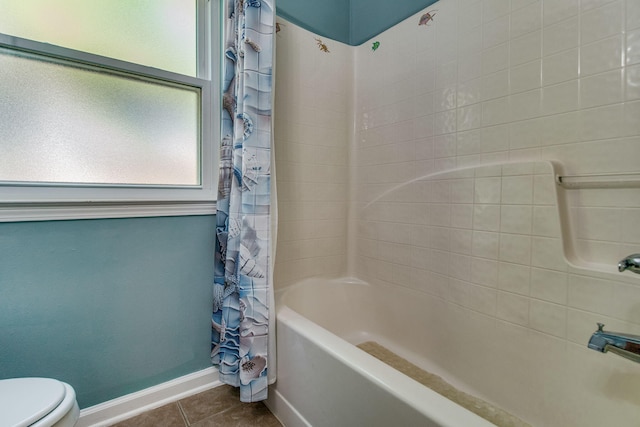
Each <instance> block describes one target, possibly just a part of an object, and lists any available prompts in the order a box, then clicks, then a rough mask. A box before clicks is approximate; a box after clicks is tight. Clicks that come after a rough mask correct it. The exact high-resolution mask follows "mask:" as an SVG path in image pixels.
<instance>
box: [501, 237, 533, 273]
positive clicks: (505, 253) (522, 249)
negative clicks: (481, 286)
mask: <svg viewBox="0 0 640 427" xmlns="http://www.w3.org/2000/svg"><path fill="white" fill-rule="evenodd" d="M500 260H501V261H506V262H510V263H516V264H522V265H530V263H531V236H526V235H520V234H506V233H502V234H501V235H500Z"/></svg>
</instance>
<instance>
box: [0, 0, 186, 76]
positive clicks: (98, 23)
mask: <svg viewBox="0 0 640 427" xmlns="http://www.w3.org/2000/svg"><path fill="white" fill-rule="evenodd" d="M196 10H197V6H196V1H195V0H0V33H4V34H8V35H12V36H17V37H21V38H25V39H30V40H35V41H39V42H45V43H50V44H54V45H57V46H62V47H66V48H70V49H75V50H79V51H83V52H89V53H93V54H96V55H102V56H107V57H110V58H115V59H119V60H123V61H127V62H133V63H137V64H141V65H146V66H149V67H154V68H159V69H163V70H167V71H172V72H175V73H180V74H185V75H188V76H195V75H196V71H197V65H196V51H197V42H196V41H197V30H196V22H197V21H196Z"/></svg>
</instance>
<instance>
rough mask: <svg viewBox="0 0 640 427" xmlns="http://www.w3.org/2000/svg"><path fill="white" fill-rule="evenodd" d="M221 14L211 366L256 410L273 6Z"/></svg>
mask: <svg viewBox="0 0 640 427" xmlns="http://www.w3.org/2000/svg"><path fill="white" fill-rule="evenodd" d="M225 14H226V15H225V19H226V22H225V32H226V37H225V45H224V55H225V56H224V61H225V62H224V71H223V73H224V76H223V92H224V93H223V119H222V142H221V147H220V181H219V184H218V201H217V214H216V246H215V250H216V252H215V271H214V283H213V315H212V337H211V341H212V343H211V344H212V351H211V361H212V363H213V364H214V365H216V366H217V367H218V370H219V374H220V380H221V381H222V382H224V383H226V384H230V385H233V386H235V387H239V388H240V400H241V401H243V402H256V401H260V400H264V399H266V398H267V386H268V384H269V383H272V382H273V381H275V351H274V350H275V310H274V303H273V252H274V251H273V249H274V248H275V241H274V240H275V217H276V215H275V213H276V212H275V208H276V203H275V176H274V171H275V170H274V168H273V165H274V162H273V149H272V146H273V143H272V141H273V123H272V119H271V116H272V114H271V112H272V105H273V83H274V81H273V63H274V60H275V46H274V43H275V38H274V35H275V31H274V29H275V0H229V1H228V2H227V8H226V11H225ZM270 308H271V314H270Z"/></svg>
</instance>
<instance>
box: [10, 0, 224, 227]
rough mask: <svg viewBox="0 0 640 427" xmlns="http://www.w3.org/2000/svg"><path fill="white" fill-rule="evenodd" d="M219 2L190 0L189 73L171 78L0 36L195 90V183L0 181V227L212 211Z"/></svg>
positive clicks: (51, 55) (83, 64)
mask: <svg viewBox="0 0 640 427" xmlns="http://www.w3.org/2000/svg"><path fill="white" fill-rule="evenodd" d="M221 6H222V0H197V3H196V20H197V22H196V31H197V43H196V49H197V54H196V57H197V76H198V77H191V76H187V75H182V74H177V73H174V72H170V71H166V70H160V69H157V68H153V67H148V66H144V65H140V64H135V63H130V62H126V61H122V60H118V59H114V58H109V57H104V56H100V55H95V54H92V53H88V52H83V51H77V50H73V49H69V48H65V47H60V46H55V45H51V44H48V43H41V42H36V41H33V40H27V39H22V38H19V37H15V36H9V35H5V34H0V48H3V49H9V50H15V51H20V52H25V53H28V54H33V55H36V56H38V57H39V58H41V59H43V60H46V61H49V62H55V63H65V64H72V65H74V66H77V67H79V68H84V69H92V70H96V69H97V70H99V71H101V72H105V73H108V74H111V75H120V76H125V77H129V78H134V79H141V80H144V81H151V82H159V83H162V84H165V85H177V86H179V87H187V86H188V87H191V88H196V89H197V90H199V91H200V120H199V122H200V132H199V133H200V153H199V157H200V165H199V169H200V185H194V186H171V185H126V184H122V185H121V184H116V185H111V184H88V183H87V184H83V183H69V184H64V183H27V182H8V181H0V222H14V221H37V220H57V219H86V218H123V217H124V218H128V217H144V216H178V215H211V214H215V209H216V206H215V199H216V195H217V180H218V174H217V166H218V161H217V160H218V156H219V153H218V149H217V147H218V143H219V135H220V116H221V111H220V107H219V104H220V101H219V100H220V99H221V94H220V90H221V85H220V82H219V81H220V79H221V75H222V73H221V67H222V61H221V60H220V58H221V46H220V40H221V33H222V20H221Z"/></svg>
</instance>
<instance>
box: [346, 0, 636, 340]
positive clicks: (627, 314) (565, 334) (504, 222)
mask: <svg viewBox="0 0 640 427" xmlns="http://www.w3.org/2000/svg"><path fill="white" fill-rule="evenodd" d="M427 11H431V13H432V14H433V13H435V15H433V21H431V22H429V23H428V25H426V26H424V25H422V26H419V25H418V22H419V18H420V16H421V15H422V14H423V13H425V12H427ZM376 41H377V42H379V47H378V48H377V49H376V50H374V49H373V42H376ZM355 82H356V86H357V88H356V91H357V92H356V93H357V97H356V102H355V108H356V126H357V130H356V137H355V141H354V143H355V144H356V155H355V160H354V165H355V168H356V191H355V193H356V194H355V195H354V198H353V201H354V203H355V205H354V209H355V211H356V212H357V214H356V216H355V221H354V222H353V223H352V224H351V225H352V227H353V229H354V230H356V233H357V237H356V240H357V257H356V258H357V262H356V265H357V275H358V276H359V277H361V278H364V279H367V280H384V281H386V282H389V283H392V284H395V285H397V286H405V287H412V288H414V289H418V290H421V291H424V292H429V293H433V294H435V295H437V296H438V297H441V298H444V299H445V300H447V301H450V302H453V303H455V304H456V305H460V306H463V307H466V308H469V309H471V310H474V311H476V310H477V308H476V307H475V306H474V299H473V295H480V294H482V295H485V296H487V295H489V297H487V298H488V299H486V298H485V301H488V302H489V304H488V305H487V306H484V308H483V310H481V312H483V313H484V314H488V315H490V316H493V317H495V318H497V319H499V320H500V321H505V322H510V323H513V324H515V325H519V326H524V327H528V328H530V329H533V330H536V331H539V332H543V333H545V334H549V336H553V337H557V338H561V339H567V340H569V341H573V342H575V343H577V344H579V345H580V346H582V347H583V346H584V345H585V343H586V340H587V339H588V336H589V334H590V333H591V332H593V330H595V322H596V321H602V322H604V323H606V324H607V328H611V329H621V330H629V331H635V332H636V333H638V332H640V317H639V316H640V315H639V314H638V310H637V307H638V305H640V278H639V277H638V276H636V275H633V274H631V273H624V274H620V273H618V272H617V269H616V265H617V261H618V260H619V259H620V258H622V257H623V256H625V255H628V254H630V253H634V252H640V234H639V232H638V227H637V224H638V222H639V221H640V189H638V188H634V189H600V190H597V189H584V190H567V191H565V190H561V189H558V191H559V196H560V197H559V200H560V202H561V206H565V207H566V209H565V212H564V221H563V227H562V230H559V231H561V233H562V238H552V237H551V236H553V235H555V234H552V233H556V231H554V230H555V228H556V225H555V223H554V222H553V221H552V220H551V216H550V215H551V212H550V211H549V209H548V208H546V207H535V206H531V201H532V200H534V201H535V183H536V181H535V179H536V178H535V177H533V178H532V177H527V178H522V179H518V180H516V181H514V182H518V184H517V188H515V189H514V188H510V189H509V190H508V191H509V194H510V196H509V198H507V199H505V198H504V195H505V193H504V191H505V189H504V188H502V187H501V188H494V189H493V190H491V189H486V188H484V189H483V188H480V189H479V188H472V189H467V190H469V191H471V193H470V194H467V193H464V192H463V193H461V192H460V191H462V190H461V189H456V188H451V187H443V188H439V190H438V191H439V192H438V191H436V190H433V191H422V192H421V191H411V190H409V189H410V188H413V189H415V186H413V187H412V186H407V185H405V184H407V183H408V182H410V181H412V180H414V179H418V178H420V177H423V176H426V175H429V174H432V173H436V172H440V171H445V170H450V169H455V168H461V167H469V166H477V165H487V164H492V163H504V162H513V161H534V160H552V161H555V162H557V164H558V165H559V170H558V172H560V173H562V174H566V175H582V174H598V173H619V172H620V173H621V172H632V173H638V172H640V137H639V135H640V89H639V88H640V2H639V1H637V0H627V1H624V0H614V1H606V0H600V1H597V0H582V1H579V0H477V1H462V0H442V1H440V2H438V3H436V4H434V5H433V6H431V7H429V8H428V9H426V10H424V11H423V12H421V13H419V14H417V15H415V16H413V17H411V18H409V19H407V20H406V21H404V22H402V23H401V24H399V25H397V26H395V27H393V28H391V29H390V30H388V31H386V32H385V33H383V34H381V35H379V36H378V37H376V38H375V39H372V40H371V41H370V42H369V43H365V44H364V45H362V46H360V47H358V48H356V59H355ZM483 182H484V181H483ZM551 185H552V186H553V181H551ZM485 190H487V191H489V194H494V195H496V196H497V198H494V199H491V200H492V201H491V202H490V203H481V204H480V205H478V204H477V202H478V197H480V200H482V198H483V196H482V195H483V194H486V192H485ZM434 191H436V192H435V193H434ZM492 191H493V193H492ZM466 196H470V197H471V199H470V200H468V203H470V205H468V206H462V205H464V203H467V201H465V202H462V201H461V200H463V199H465V197H466ZM466 198H467V199H468V197H466ZM390 200H391V201H393V203H391V204H389V205H388V206H386V207H385V206H382V207H381V203H383V202H384V203H388V202H389V201H390ZM456 200H458V202H456ZM438 203H444V205H442V206H449V209H450V211H448V214H447V215H445V216H444V217H443V218H444V219H443V220H442V221H439V222H438V221H436V222H434V215H433V212H431V215H428V214H427V212H426V211H420V208H419V206H420V204H424V206H426V205H427V204H430V209H436V210H438V209H440V208H441V207H442V206H434V204H435V205H438ZM534 204H535V203H534ZM457 205H460V206H458V208H459V209H457V208H456V206H457ZM385 208H386V209H385ZM393 212H395V213H396V216H393V215H390V213H393ZM539 215H542V217H541V216H539ZM544 215H547V219H545V218H544ZM435 217H441V216H440V215H436V216H435ZM536 223H537V224H538V226H537V227H536ZM517 224H520V225H517ZM531 224H533V225H531ZM634 224H635V225H634ZM521 226H522V227H521ZM545 226H546V229H545ZM478 227H479V228H478ZM514 227H515V228H514ZM523 227H524V228H523ZM487 248H490V249H493V250H491V251H486V250H484V249H487ZM563 250H564V253H565V254H566V255H567V256H568V258H569V259H570V260H571V262H572V263H571V264H569V263H567V262H566V261H565V260H564V258H563ZM542 260H544V261H542ZM429 280H436V281H437V284H435V285H434V284H433V281H431V282H428V281H429ZM427 282H428V283H427Z"/></svg>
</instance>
